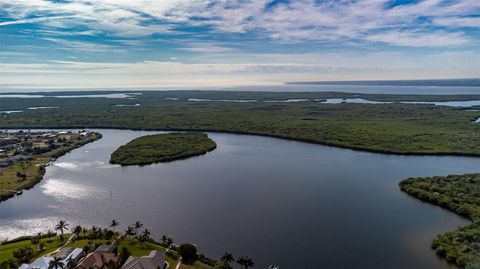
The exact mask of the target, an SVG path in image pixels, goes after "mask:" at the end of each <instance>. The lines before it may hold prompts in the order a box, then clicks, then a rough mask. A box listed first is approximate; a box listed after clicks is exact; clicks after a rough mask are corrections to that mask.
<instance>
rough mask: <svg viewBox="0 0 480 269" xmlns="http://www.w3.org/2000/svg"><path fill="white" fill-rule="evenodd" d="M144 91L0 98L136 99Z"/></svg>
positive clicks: (1, 95)
mask: <svg viewBox="0 0 480 269" xmlns="http://www.w3.org/2000/svg"><path fill="white" fill-rule="evenodd" d="M141 94H142V93H136V92H131V93H108V94H79V95H41V94H0V98H44V97H54V98H121V99H124V98H127V99H135V98H136V97H137V96H138V95H141Z"/></svg>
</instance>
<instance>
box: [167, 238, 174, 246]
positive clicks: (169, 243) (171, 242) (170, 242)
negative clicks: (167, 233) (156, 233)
mask: <svg viewBox="0 0 480 269" xmlns="http://www.w3.org/2000/svg"><path fill="white" fill-rule="evenodd" d="M172 245H173V238H171V237H167V246H168V247H171V246H172Z"/></svg>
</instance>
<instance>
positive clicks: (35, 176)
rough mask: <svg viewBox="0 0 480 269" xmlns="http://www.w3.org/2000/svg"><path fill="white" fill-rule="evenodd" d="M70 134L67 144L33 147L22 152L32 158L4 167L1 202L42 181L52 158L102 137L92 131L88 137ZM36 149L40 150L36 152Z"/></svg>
mask: <svg viewBox="0 0 480 269" xmlns="http://www.w3.org/2000/svg"><path fill="white" fill-rule="evenodd" d="M68 136H69V137H70V140H69V141H68V143H66V145H65V146H62V147H58V148H52V149H50V148H48V147H47V148H45V149H40V150H38V148H33V151H30V150H29V151H28V152H27V150H25V152H21V154H25V155H27V156H29V157H32V160H30V161H25V162H16V163H13V164H11V165H9V166H7V167H3V168H2V169H1V171H0V202H1V201H4V200H7V199H9V198H12V197H14V196H15V194H16V193H18V192H21V191H23V190H27V189H30V188H32V187H33V186H35V184H37V183H38V182H40V181H41V180H42V179H43V175H44V174H45V166H46V165H47V163H48V162H49V161H50V160H52V159H54V158H58V157H60V156H62V155H65V154H66V153H68V152H70V151H72V150H74V149H76V148H78V147H81V146H83V145H85V144H88V143H91V142H93V141H96V140H98V139H100V138H101V137H102V135H101V134H99V133H92V135H91V136H86V137H82V136H81V135H79V134H77V133H71V134H68ZM28 143H29V142H28V141H27V142H24V144H28ZM25 148H26V147H25ZM35 149H37V150H38V152H35Z"/></svg>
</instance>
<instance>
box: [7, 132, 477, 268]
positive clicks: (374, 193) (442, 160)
mask: <svg viewBox="0 0 480 269" xmlns="http://www.w3.org/2000/svg"><path fill="white" fill-rule="evenodd" d="M100 132H101V133H102V134H103V138H102V139H101V140H99V141H96V142H94V143H91V144H87V145H85V146H84V147H82V148H80V149H76V150H74V151H72V152H71V153H69V154H66V155H64V156H63V157H61V158H59V159H58V160H57V162H55V163H54V165H50V166H48V167H47V171H46V175H45V179H44V180H43V181H42V182H41V183H40V184H38V185H37V186H36V187H34V188H33V189H30V190H27V191H25V192H24V193H23V194H22V195H21V196H19V197H17V198H14V199H10V200H7V201H6V202H3V203H0V218H1V221H0V238H13V237H16V236H19V235H24V234H34V233H36V232H39V231H42V232H45V231H47V230H49V229H53V227H54V225H55V223H56V222H57V221H58V220H59V219H64V220H66V221H67V222H68V223H70V225H71V226H76V225H82V226H92V225H95V226H102V227H106V226H108V224H109V223H110V221H111V220H112V219H117V220H119V221H120V223H121V226H122V228H124V227H126V226H127V225H129V224H132V223H134V222H135V221H137V220H139V221H142V222H143V223H144V224H145V227H146V228H148V229H150V230H151V231H152V236H153V237H154V238H156V239H158V238H159V237H160V236H161V235H162V234H168V235H171V236H172V237H173V238H174V239H175V241H176V242H179V243H182V242H192V243H195V244H198V245H199V247H200V249H201V250H202V251H203V252H205V253H206V254H207V255H209V256H212V257H219V256H220V255H221V254H223V252H224V251H229V252H232V253H234V254H235V255H238V256H240V255H248V256H250V257H252V258H253V259H254V260H255V263H256V264H257V266H258V268H265V267H266V266H267V265H268V264H278V265H280V267H281V268H302V269H304V268H307V269H308V268H360V269H361V268H420V269H423V268H425V269H427V268H440V269H442V268H449V265H447V264H446V263H445V262H443V261H442V260H440V259H439V258H437V257H436V255H435V253H434V252H433V251H432V250H431V249H430V243H431V241H432V240H433V239H434V238H435V236H436V235H437V234H439V233H443V232H446V231H448V230H453V229H455V228H456V227H458V226H462V225H466V224H468V223H469V222H468V221H467V220H465V219H462V218H460V217H459V216H457V215H454V214H452V213H450V212H448V211H445V210H443V209H440V208H438V207H436V206H432V205H429V204H426V203H422V202H419V201H417V200H416V199H413V198H411V197H409V196H408V195H406V194H404V193H402V192H400V190H399V188H398V181H399V180H400V179H402V178H406V177H411V176H429V175H447V174H459V173H466V172H478V170H479V168H480V163H479V159H478V158H468V157H449V156H441V157H435V156H417V157H415V156H396V155H381V154H374V153H367V152H358V151H353V150H348V149H338V148H333V147H326V146H320V145H313V144H306V143H300V142H294V141H286V140H280V139H274V138H268V137H257V136H246V135H233V134H219V133H210V134H209V136H210V137H211V138H213V139H214V140H215V141H216V143H217V145H218V147H217V149H216V150H215V151H212V152H210V153H208V154H206V155H202V156H198V157H194V158H191V159H187V160H183V161H176V162H171V163H165V164H156V165H150V166H143V167H137V166H133V167H121V166H117V165H110V164H109V163H108V160H109V157H110V154H111V153H112V152H113V151H114V150H115V149H116V148H117V147H118V146H120V145H123V144H125V143H127V142H128V141H130V140H131V139H133V138H135V137H138V136H141V135H145V134H152V133H155V132H137V131H127V130H100ZM107 168H108V169H107ZM292 257H295V258H294V259H293V258H292Z"/></svg>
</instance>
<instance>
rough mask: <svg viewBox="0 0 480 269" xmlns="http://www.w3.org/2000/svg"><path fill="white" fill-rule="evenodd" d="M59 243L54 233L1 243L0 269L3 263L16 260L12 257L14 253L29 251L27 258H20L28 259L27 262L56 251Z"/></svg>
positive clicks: (58, 237)
mask: <svg viewBox="0 0 480 269" xmlns="http://www.w3.org/2000/svg"><path fill="white" fill-rule="evenodd" d="M61 243H62V241H61V240H60V236H57V235H56V234H54V233H48V234H45V235H41V234H40V235H37V236H31V237H29V236H27V237H22V238H19V239H17V240H11V241H6V242H3V243H2V244H0V268H3V267H2V264H4V263H5V262H7V261H9V260H12V259H14V258H15V259H16V258H17V257H15V256H14V253H15V251H17V252H18V251H19V250H21V249H23V250H25V249H31V252H30V253H27V254H28V255H27V257H25V256H24V255H20V256H23V257H22V258H23V259H24V258H28V260H33V259H36V258H38V257H40V256H42V255H45V254H47V253H50V252H52V251H53V250H55V249H57V248H58V247H60V245H61ZM25 253H26V252H25Z"/></svg>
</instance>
